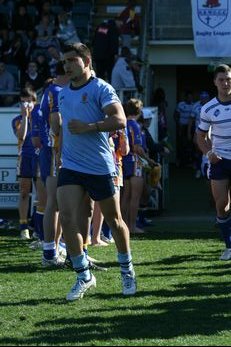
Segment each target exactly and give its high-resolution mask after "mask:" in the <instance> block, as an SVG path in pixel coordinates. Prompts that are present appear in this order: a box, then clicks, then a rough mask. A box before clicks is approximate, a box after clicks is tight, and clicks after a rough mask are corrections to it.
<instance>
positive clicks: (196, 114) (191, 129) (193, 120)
mask: <svg viewBox="0 0 231 347" xmlns="http://www.w3.org/2000/svg"><path fill="white" fill-rule="evenodd" d="M209 99H210V96H209V93H208V92H207V91H202V92H201V93H200V100H199V101H198V102H196V103H195V104H194V105H193V108H192V112H191V114H190V117H189V122H188V140H189V142H193V145H194V151H193V157H194V165H195V169H196V173H195V178H200V177H201V160H202V153H201V151H200V150H199V149H198V146H197V142H196V130H197V129H198V125H199V122H200V113H201V108H202V106H203V105H204V104H206V103H207V102H208V101H209Z"/></svg>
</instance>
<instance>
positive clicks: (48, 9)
mask: <svg viewBox="0 0 231 347" xmlns="http://www.w3.org/2000/svg"><path fill="white" fill-rule="evenodd" d="M43 16H49V22H50V23H52V24H54V25H55V24H56V23H55V22H56V18H55V14H54V13H53V12H52V6H51V1H49V0H45V1H42V2H41V3H40V4H39V17H40V18H42V17H43Z"/></svg>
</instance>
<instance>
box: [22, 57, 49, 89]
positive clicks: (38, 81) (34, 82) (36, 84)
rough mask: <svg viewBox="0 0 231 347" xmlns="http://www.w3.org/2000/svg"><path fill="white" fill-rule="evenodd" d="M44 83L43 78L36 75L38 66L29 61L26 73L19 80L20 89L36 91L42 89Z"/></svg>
mask: <svg viewBox="0 0 231 347" xmlns="http://www.w3.org/2000/svg"><path fill="white" fill-rule="evenodd" d="M43 83H44V80H43V76H42V75H39V73H38V65H37V63H36V62H35V61H30V62H29V63H28V66H27V70H26V72H25V73H24V74H23V75H22V78H21V87H22V88H25V87H30V88H32V89H33V90H35V91H37V90H38V89H40V88H42V86H43Z"/></svg>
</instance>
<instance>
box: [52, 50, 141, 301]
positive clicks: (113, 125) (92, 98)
mask: <svg viewBox="0 0 231 347" xmlns="http://www.w3.org/2000/svg"><path fill="white" fill-rule="evenodd" d="M91 66H92V62H91V53H90V50H89V49H88V48H87V47H86V46H85V45H83V44H81V43H76V44H72V45H71V44H70V45H67V46H66V47H64V68H65V71H66V73H67V75H68V76H69V77H70V81H71V83H70V85H69V86H67V87H64V88H63V89H62V90H61V92H60V93H59V106H60V113H61V117H62V167H61V169H60V172H59V177H58V192H57V199H58V206H59V211H60V219H61V224H62V228H63V233H64V238H65V241H66V244H67V249H68V253H69V254H70V258H71V262H72V264H73V267H74V269H75V271H76V272H77V281H76V283H75V284H74V286H73V288H72V289H71V291H70V292H69V293H68V295H67V297H66V299H67V300H76V299H80V298H82V296H83V295H84V293H85V292H86V291H87V290H88V289H89V288H90V287H92V286H96V279H95V277H94V275H93V274H92V273H91V272H90V269H89V261H88V259H87V257H86V255H85V254H84V252H83V237H82V234H81V225H80V223H83V221H85V220H87V218H88V216H87V215H86V214H84V213H83V203H84V202H83V198H84V197H85V195H86V192H88V194H89V196H90V197H91V198H92V199H93V200H95V201H99V205H100V209H101V211H102V213H103V214H104V217H105V220H106V222H107V224H108V225H109V227H110V228H111V230H112V233H113V237H114V240H115V243H116V246H117V249H118V261H119V263H120V266H121V275H122V286H123V294H124V295H132V294H135V292H136V280H135V272H134V270H133V265H132V257H131V252H130V245H129V231H128V228H127V226H126V224H125V223H124V221H123V219H122V216H121V211H120V202H119V194H118V193H116V190H115V187H114V183H113V182H114V181H113V177H114V174H115V165H114V159H113V155H112V152H111V149H110V146H109V141H108V135H109V134H108V132H109V131H115V130H117V129H123V128H125V126H126V117H125V114H124V111H123V107H122V105H121V103H120V100H119V99H118V96H117V95H116V93H115V90H114V89H113V88H112V86H111V85H109V84H108V83H106V82H105V81H103V80H101V79H99V78H96V77H93V76H92V73H91Z"/></svg>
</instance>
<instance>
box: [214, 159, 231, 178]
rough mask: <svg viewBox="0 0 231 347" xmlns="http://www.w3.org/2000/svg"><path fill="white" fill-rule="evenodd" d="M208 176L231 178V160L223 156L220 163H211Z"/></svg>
mask: <svg viewBox="0 0 231 347" xmlns="http://www.w3.org/2000/svg"><path fill="white" fill-rule="evenodd" d="M208 176H209V179H211V180H224V179H231V160H230V159H225V158H222V160H219V162H218V163H216V164H210V166H209V173H208Z"/></svg>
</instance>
